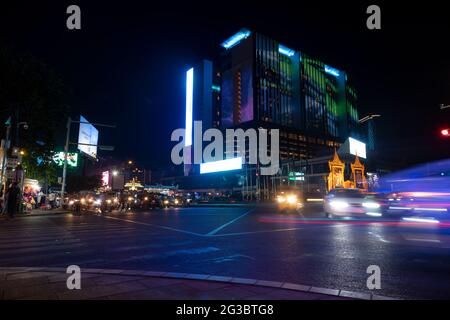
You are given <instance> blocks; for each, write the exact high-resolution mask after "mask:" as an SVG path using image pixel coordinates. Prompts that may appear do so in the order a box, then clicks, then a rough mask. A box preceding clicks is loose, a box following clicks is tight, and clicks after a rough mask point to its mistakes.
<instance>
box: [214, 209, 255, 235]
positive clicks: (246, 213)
mask: <svg viewBox="0 0 450 320" xmlns="http://www.w3.org/2000/svg"><path fill="white" fill-rule="evenodd" d="M253 210H255V209H251V210H248V211H247V212H245V213H244V214H242V215H240V216H239V217H237V218H234V219H233V220H231V221H228V222H227V223H224V224H223V225H221V226H220V227H217V228H216V229H214V230H212V231H210V232H208V233H207V234H206V236H213V235H215V234H216V233H217V232H219V231H220V230H222V229H223V228H225V227H228V226H229V225H230V224H232V223H234V222H236V221H237V220H239V219H240V218H243V217H245V216H246V215H248V214H249V213H250V212H252V211H253Z"/></svg>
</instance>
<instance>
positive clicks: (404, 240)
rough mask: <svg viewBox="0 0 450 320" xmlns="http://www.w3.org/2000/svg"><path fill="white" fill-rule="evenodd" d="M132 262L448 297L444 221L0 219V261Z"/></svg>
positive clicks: (190, 216)
mask: <svg viewBox="0 0 450 320" xmlns="http://www.w3.org/2000/svg"><path fill="white" fill-rule="evenodd" d="M71 264H77V265H79V266H80V267H81V268H83V267H89V268H111V269H139V270H154V271H170V272H186V273H206V274H214V275H224V276H233V277H245V278H256V279H264V280H274V281H286V282H293V283H300V284H305V285H312V286H317V287H325V288H332V289H342V290H353V291H359V292H372V293H374V292H373V291H370V290H369V289H367V286H366V281H367V277H368V276H369V274H367V273H366V270H367V267H368V266H369V265H377V266H379V267H380V269H381V289H380V290H376V291H377V292H376V294H380V295H384V296H391V297H397V298H425V299H438V298H439V299H449V298H450V281H449V277H450V226H448V225H441V226H438V225H431V224H422V223H420V224H417V223H416V224H411V223H399V222H389V221H383V220H378V219H375V218H374V219H371V220H356V221H355V220H327V219H325V218H323V212H322V211H321V207H320V206H314V207H310V208H308V209H307V210H306V211H305V213H304V214H303V215H299V214H294V213H291V214H279V213H277V212H276V211H275V210H273V209H272V208H270V207H256V208H243V207H223V208H222V207H221V208H207V207H201V208H194V207H192V208H176V209H175V208H173V209H162V210H153V211H148V212H128V213H111V214H109V215H107V216H99V215H94V214H84V215H83V216H73V215H71V214H68V215H53V216H40V217H27V218H16V219H14V220H12V221H0V266H2V267H24V266H26V267H40V266H45V267H67V266H68V265H71Z"/></svg>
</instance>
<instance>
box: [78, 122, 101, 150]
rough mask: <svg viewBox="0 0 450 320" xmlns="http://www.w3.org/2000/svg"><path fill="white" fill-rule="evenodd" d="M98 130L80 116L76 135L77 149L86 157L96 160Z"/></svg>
mask: <svg viewBox="0 0 450 320" xmlns="http://www.w3.org/2000/svg"><path fill="white" fill-rule="evenodd" d="M97 143H98V130H97V129H96V128H95V127H94V126H93V125H92V124H90V123H89V121H87V120H86V118H84V117H83V116H80V131H79V133H78V149H79V150H80V151H82V152H84V153H86V154H87V155H89V156H91V157H93V158H97Z"/></svg>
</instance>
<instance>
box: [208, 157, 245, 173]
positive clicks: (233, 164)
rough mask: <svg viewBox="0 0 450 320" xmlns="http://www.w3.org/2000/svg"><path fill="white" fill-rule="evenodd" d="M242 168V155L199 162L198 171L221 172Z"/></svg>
mask: <svg viewBox="0 0 450 320" xmlns="http://www.w3.org/2000/svg"><path fill="white" fill-rule="evenodd" d="M239 169H242V157H238V158H232V159H226V160H219V161H212V162H205V163H201V164H200V173H201V174H203V173H212V172H222V171H230V170H239Z"/></svg>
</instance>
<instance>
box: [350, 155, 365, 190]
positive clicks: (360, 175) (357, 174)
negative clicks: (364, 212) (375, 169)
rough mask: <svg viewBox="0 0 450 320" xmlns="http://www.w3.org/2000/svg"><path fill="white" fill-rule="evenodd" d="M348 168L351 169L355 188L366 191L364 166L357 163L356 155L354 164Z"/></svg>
mask: <svg viewBox="0 0 450 320" xmlns="http://www.w3.org/2000/svg"><path fill="white" fill-rule="evenodd" d="M350 167H351V168H352V180H353V183H354V185H355V188H358V189H364V190H366V189H367V181H366V176H365V175H364V165H363V164H362V163H361V162H360V161H359V158H358V155H356V156H355V162H354V163H352V164H351V165H350Z"/></svg>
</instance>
